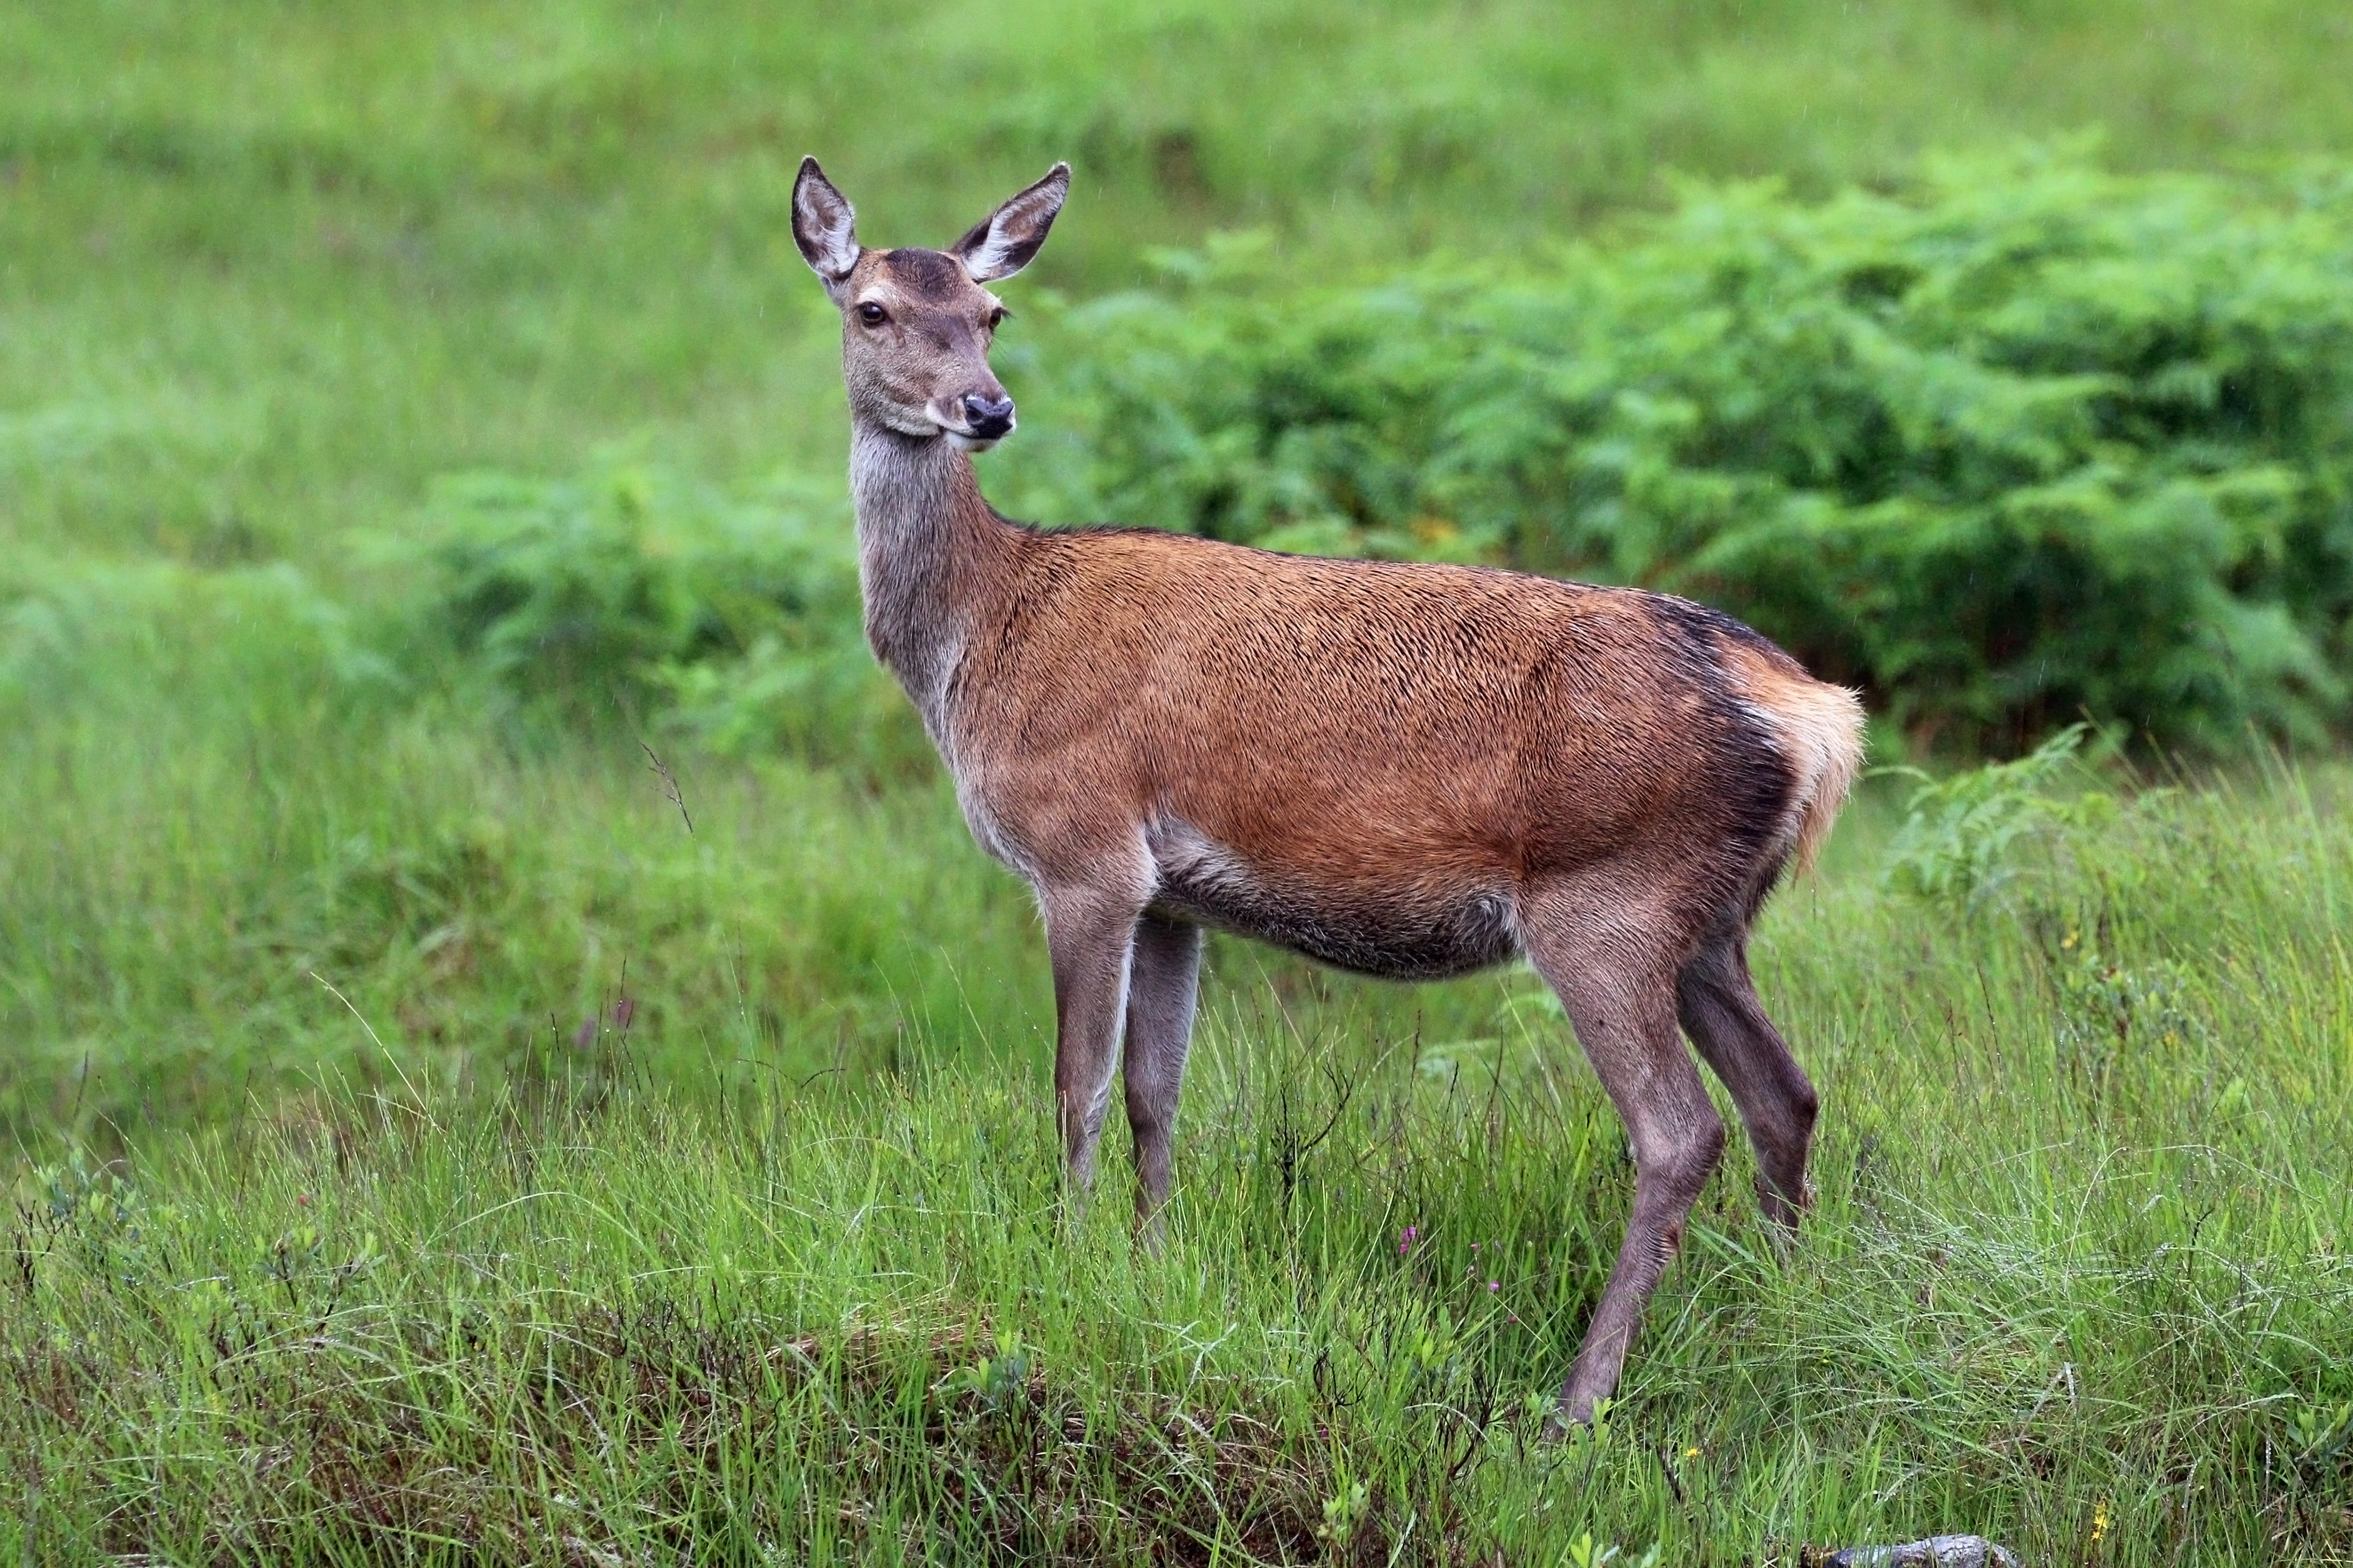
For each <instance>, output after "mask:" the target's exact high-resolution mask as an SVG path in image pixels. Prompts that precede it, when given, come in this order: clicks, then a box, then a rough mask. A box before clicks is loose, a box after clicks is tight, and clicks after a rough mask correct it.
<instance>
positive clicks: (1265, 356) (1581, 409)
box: [1011, 152, 2353, 752]
mask: <svg viewBox="0 0 2353 1568" xmlns="http://www.w3.org/2000/svg"><path fill="white" fill-rule="evenodd" d="M1158 259H1159V263H1160V266H1161V268H1162V272H1163V277H1164V282H1163V284H1162V285H1161V286H1160V287H1158V288H1156V289H1152V290H1149V291H1144V292H1134V293H1128V294H1123V295H1119V296H1116V297H1112V298H1107V299H1103V300H1098V301H1095V302H1092V303H1089V304H1085V305H1082V306H1077V307H1072V308H1069V309H1066V310H1060V311H1059V312H1057V313H1056V314H1055V319H1054V322H1053V330H1052V331H1051V333H1050V338H1049V340H1048V341H1047V342H1044V343H1043V344H1042V345H1040V348H1039V352H1038V353H1037V354H1036V356H1035V363H1037V365H1038V366H1039V370H1040V371H1041V372H1042V373H1043V374H1045V375H1046V376H1047V377H1048V378H1049V379H1050V382H1051V384H1052V393H1053V396H1054V401H1055V402H1056V403H1058V404H1059V405H1060V406H1059V408H1057V409H1056V410H1054V411H1053V412H1052V413H1051V414H1050V415H1049V416H1043V420H1042V422H1043V423H1045V424H1047V425H1048V426H1052V425H1054V424H1055V423H1057V422H1060V423H1061V424H1063V425H1064V426H1066V432H1065V434H1064V435H1063V436H1062V437H1061V438H1060V440H1059V441H1049V442H1045V443H1035V444H1033V445H1032V446H1031V447H1030V448H1029V450H1028V451H1026V452H1024V451H1022V450H1021V447H1020V444H1019V443H1016V444H1015V447H1013V448H1012V449H1011V450H1012V452H1013V454H1014V457H1013V461H1014V463H1015V464H1016V465H1017V475H1018V485H1017V488H1018V489H1019V490H1020V491H1021V492H1022V499H1023V500H1025V501H1026V502H1028V503H1029V505H1030V506H1031V507H1032V508H1033V509H1042V510H1044V511H1046V512H1047V513H1048V514H1049V515H1053V516H1057V517H1061V518H1069V519H1073V520H1075V519H1080V518H1109V519H1112V520H1115V521H1121V522H1127V523H1146V524H1150V525H1153V526H1156V527H1162V528H1172V529H1181V530H1186V531H1195V532H1200V533H1206V534H1210V535H1214V536H1217V537H1219V538H1226V539H1234V540H1243V541H1248V542H1254V543H1260V544H1267V545H1272V546H1275V547H1277V548H1283V549H1293V550H1302V551H1309V552H1318V553H1333V554H1368V555H1388V556H1420V557H1447V558H1459V559H1483V560H1493V561H1499V562H1504V563H1510V564H1514V565H1520V566H1525V567H1529V568H1533V569H1535V570H1540V571H1546V572H1552V573H1559V574H1577V575H1583V576H1588V577H1592V578H1598V579H1601V580H1606V581H1614V582H1633V583H1641V584H1651V585H1654V586H1657V587H1661V588H1665V589H1670V590H1672V591H1674V592H1678V593H1682V594H1686V595H1691V596H1693V597H1694V598H1698V599H1703V600H1705V601H1708V602H1710V603H1712V604H1715V605H1721V606H1723V607H1725V608H1726V609H1729V610H1731V611H1733V612H1734V613H1736V614H1738V615H1740V616H1744V617H1746V618H1747V619H1749V620H1750V621H1752V622H1754V623H1755V624H1756V625H1757V626H1758V627H1759V628H1760V629H1762V630H1763V631H1765V632H1767V634H1768V635H1771V636H1773V637H1777V638H1778V639H1779V640H1781V641H1782V642H1783V643H1785V644H1786V645H1787V646H1788V647H1790V648H1791V649H1792V650H1793V651H1794V652H1796V653H1797V654H1798V655H1799V657H1800V658H1803V659H1805V660H1806V661H1807V662H1808V664H1809V665H1810V666H1811V667H1812V668H1815V669H1816V670H1818V671H1820V673H1821V674H1823V675H1824V676H1826V677H1828V678H1830V679H1837V680H1841V681H1847V682H1851V683H1854V684H1857V685H1860V686H1862V687H1863V688H1865V689H1866V690H1867V692H1868V694H1869V696H1870V699H1871V700H1872V703H1873V708H1874V710H1878V711H1881V712H1883V713H1886V714H1888V715H1890V716H1892V717H1893V718H1894V720H1895V721H1897V722H1898V723H1899V724H1900V725H1901V727H1902V728H1903V729H1904V730H1905V732H1906V733H1907V734H1908V735H1909V736H1910V737H1911V738H1912V739H1913V740H1914V742H1915V743H1919V744H1924V745H1935V746H1941V747H1945V748H1948V749H1957V750H1963V751H1994V752H2011V751H2016V750H2019V749H2021V748H2023V747H2024V746H2025V745H2027V744H2028V743H2030V742H2031V741H2032V739H2033V738H2034V737H2035V736H2036V735H2038V734H2041V733H2044V732H2047V731H2050V730H2052V729H2053V728H2055V727H2056V726H2059V725H2062V724H2064V723H2067V722H2070V721H2073V720H2075V719H2077V718H2078V717H2080V716H2089V717H2092V718H2094V719H2096V720H2098V721H2101V722H2103V723H2111V724H2112V723H2116V722H2123V723H2126V724H2129V725H2131V726H2133V727H2135V728H2136V729H2137V730H2138V731H2140V732H2141V733H2142V734H2143V736H2144V737H2146V738H2147V739H2148V740H2150V741H2152V742H2157V743H2159V744H2163V745H2168V746H2189V747H2193V748H2198V749H2206V750H2227V749H2231V748H2232V747H2235V746H2240V745H2243V744H2244V743H2246V742H2247V740H2248V738H2249V731H2250V729H2251V727H2252V728H2253V729H2254V730H2257V731H2264V732H2268V733H2270V734H2274V735H2279V736H2286V737H2302V738H2315V739H2316V738H2318V737H2320V736H2322V735H2323V734H2324V733H2326V732H2327V731H2329V730H2330V729H2331V728H2332V727H2333V726H2334V725H2335V723H2336V722H2337V721H2338V720H2339V719H2341V717H2342V716H2343V714H2344V711H2345V699H2346V693H2347V679H2348V676H2353V637H2348V612H2353V177H2348V174H2347V173H2346V172H2344V171H2342V170H2333V169H2331V170H2316V171H2313V172H2311V173H2309V174H2306V175H2305V176H2304V177H2302V178H2300V179H2298V180H2295V181H2289V182H2284V183H2277V184H2251V183H2247V182H2230V181H2224V180H2221V179H2214V178H2207V177H2198V176H2180V175H2175V176H2121V175H2116V174H2105V173H2102V172H2100V171H2098V170H2097V169H2095V168H2094V167H2092V166H2090V165H2089V164H2088V163H2084V162H2083V161H2082V160H2080V159H2079V158H2077V157H2075V156H2073V154H2071V153H2064V152H2062V153H2023V154H2019V155H2015V156H2012V157H2010V158H2007V159H2004V160H2001V161H1998V162H1988V161H1984V160H1975V161H1947V162H1939V163H1929V164H1927V165H1926V166H1925V167H1924V169H1923V170H1922V172H1921V173H1920V174H1919V175H1918V176H1917V178H1916V179H1915V180H1914V181H1912V182H1911V183H1909V184H1905V186H1904V187H1902V188H1900V189H1896V190H1892V191H1885V192H1873V191H1862V190H1852V191H1849V192H1847V193H1845V194H1843V195H1839V196H1837V197H1836V198H1834V199H1832V200H1830V201H1828V202H1824V203H1819V204H1806V203H1801V202H1799V201H1795V200H1792V199H1790V198H1789V197H1788V195H1786V194H1784V193H1783V192H1782V191H1781V190H1780V189H1778V187H1777V186H1775V185H1773V184H1746V185H1732V186H1716V187H1694V188H1691V189H1688V190H1687V191H1686V192H1685V194H1684V195H1683V200H1682V202H1681V204H1680V205H1679V207H1678V208H1677V210H1676V211H1674V212H1673V213H1672V215H1671V216H1666V217H1663V218H1662V219H1660V220H1658V221H1657V222H1656V223H1655V224H1653V225H1652V226H1650V227H1649V228H1648V229H1646V230H1644V231H1642V232H1641V233H1639V234H1637V235H1634V236H1632V237H1628V238H1626V239H1624V240H1621V241H1620V243H1617V244H1613V245H1609V246H1603V247H1577V248H1572V249H1567V250H1564V251H1562V252H1560V253H1558V254H1556V255H1554V256H1548V257H1542V258H1537V257H1529V258H1518V259H1516V260H1508V261H1504V262H1495V261H1489V262H1482V263H1479V264H1476V265H1472V264H1452V265H1447V264H1440V265H1437V266H1433V267H1430V268H1425V269H1423V270H1419V271H1417V272H1415V273H1412V274H1411V275H1409V276H1407V277H1403V278H1400V279H1397V280H1395V281H1392V282H1388V283H1384V284H1381V285H1378V286H1375V287H1362V286H1346V287H1319V286H1318V285H1317V283H1316V282H1315V281H1314V279H1299V278H1296V277H1293V276H1292V275H1290V274H1288V273H1287V272H1285V271H1284V270H1283V269H1282V267H1281V265H1280V264H1279V262H1278V261H1277V259H1276V258H1275V257H1274V256H1273V255H1272V254H1271V249H1270V247H1267V246H1265V245H1264V244H1263V243H1259V242H1254V241H1252V240H1251V239H1250V238H1249V237H1240V238H1229V239H1227V240H1224V241H1221V242H1219V243H1217V244H1213V245H1212V246H1210V247H1208V248H1207V249H1205V250H1203V251H1201V252H1198V253H1188V254H1184V255H1173V256H1162V257H1160V258H1158ZM1033 401H1035V400H1033ZM1037 423H1039V421H1036V420H1033V426H1034V425H1035V424H1037Z"/></svg>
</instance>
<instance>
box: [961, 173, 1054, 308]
mask: <svg viewBox="0 0 2353 1568" xmlns="http://www.w3.org/2000/svg"><path fill="white" fill-rule="evenodd" d="M1070 194H1071V166H1070V165H1069V164H1068V163H1057V164H1055V165H1054V166H1053V167H1052V168H1051V169H1050V170H1048V171H1047V173H1046V177H1045V178H1044V179H1042V180H1040V181H1039V182H1038V183H1037V184H1034V185H1032V186H1030V187H1029V189H1028V190H1026V191H1024V192H1022V193H1021V194H1020V195H1018V196H1016V197H1014V198H1013V199H1012V200H1011V201H1009V202H1007V203H1006V204H1005V205H1003V206H1001V207H999V208H997V210H996V211H995V212H993V213H991V214H989V215H988V216H987V217H986V218H984V219H982V220H981V221H980V222H978V223H976V224H975V225H973V226H972V232H971V233H969V234H967V235H965V237H963V238H962V239H959V240H957V241H956V242H955V244H954V245H952V246H950V247H948V253H949V254H950V255H951V256H954V257H955V258H956V259H957V260H959V261H961V262H963V263H964V269H965V271H966V272H968V273H970V274H971V275H972V280H973V281H974V282H976V283H994V282H996V281H997V279H1000V278H1010V277H1012V276H1013V275H1014V274H1015V273H1017V272H1018V271H1020V270H1021V269H1022V268H1025V267H1027V266H1029V258H1031V257H1033V256H1036V255H1037V254H1038V247H1039V246H1041V245H1043V244H1045V243H1046V231H1047V230H1049V229H1050V228H1052V227H1053V226H1054V215H1055V214H1056V213H1058V212H1060V211H1061V210H1062V198H1063V197H1065V196H1067V195H1070Z"/></svg>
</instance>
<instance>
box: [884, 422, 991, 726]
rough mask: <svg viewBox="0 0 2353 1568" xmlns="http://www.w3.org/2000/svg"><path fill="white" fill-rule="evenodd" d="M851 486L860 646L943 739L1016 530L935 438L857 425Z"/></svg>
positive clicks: (967, 466)
mask: <svg viewBox="0 0 2353 1568" xmlns="http://www.w3.org/2000/svg"><path fill="white" fill-rule="evenodd" d="M849 490H850V495H851V497H852V499H853V500H855V502H856V504H857V508H858V580H859V585H860V589H861V590H862V591H863V593H864V596H865V601H866V640H867V642H868V643H869V644H871V646H872V647H873V649H874V654H875V657H876V658H880V659H881V661H882V663H883V664H884V666H885V667H887V668H889V669H890V671H891V673H892V675H894V676H896V677H897V678H898V680H899V684H900V685H901V686H902V687H903V688H905V689H906V692H907V695H908V696H909V697H910V698H912V699H913V700H914V703H915V707H916V708H917V710H919V711H921V712H922V714H923V722H924V724H925V726H926V727H928V728H929V729H930V730H931V731H932V735H933V738H934V740H935V741H940V740H943V738H944V735H945V733H946V731H945V728H944V724H943V722H942V721H943V717H944V715H943V711H942V710H943V708H944V704H945V702H946V700H947V691H948V684H949V681H950V679H952V678H953V677H954V675H955V668H956V665H957V664H958V662H959V661H960V660H961V659H962V658H963V657H964V651H965V647H966V646H967V645H968V644H969V643H970V641H971V639H972V637H973V635H974V632H975V629H976V625H977V624H978V622H979V621H980V619H981V617H983V616H985V615H987V611H988V606H989V605H990V604H991V602H992V601H993V600H994V599H995V598H996V597H997V594H996V592H995V590H996V588H997V584H999V583H1001V582H1002V580H1003V577H1004V574H1005V573H1006V572H1007V571H1008V569H1009V567H1010V557H1011V555H1012V552H1013V548H1014V546H1015V544H1016V542H1017V540H1018V536H1019V533H1020V530H1019V529H1018V528H1017V527H1016V526H1015V525H1014V524H1012V523H1008V522H1007V521H1005V520H1004V519H1003V518H1000V517H998V516H997V513H996V512H995V511H994V510H991V508H990V507H989V504H988V503H987V501H986V500H982V499H981V494H980V483H979V480H978V479H976V478H975V477H974V475H973V471H972V458H970V456H968V455H967V454H965V452H963V451H961V450H959V449H957V448H956V447H955V446H953V445H951V444H950V443H949V442H948V441H947V440H946V439H944V437H936V436H934V437H913V436H906V435H902V434H901V433H900V432H898V431H896V430H892V429H890V428H888V427H887V426H880V425H874V424H870V423H867V422H866V421H863V420H860V421H858V422H856V423H855V424H854V425H853V426H852V428H851V431H850V438H849Z"/></svg>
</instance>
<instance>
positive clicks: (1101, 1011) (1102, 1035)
mask: <svg viewBox="0 0 2353 1568" xmlns="http://www.w3.org/2000/svg"><path fill="white" fill-rule="evenodd" d="M1039 903H1040V904H1041V905H1043V907H1044V910H1045V915H1046V952H1047V955H1048V957H1049V958H1050V960H1051V962H1052V964H1053V969H1054V1119H1055V1122H1056V1124H1057V1126H1058V1127H1059V1128H1060V1131H1061V1134H1062V1159H1063V1177H1064V1180H1065V1182H1066V1184H1067V1186H1068V1189H1069V1192H1070V1194H1071V1200H1072V1203H1073V1206H1074V1207H1083V1206H1084V1204H1085V1199H1086V1194H1088V1192H1089V1191H1090V1190H1092V1187H1093V1185H1094V1178H1095V1144H1096V1142H1097V1141H1098V1140H1099V1139H1100V1138H1101V1137H1102V1135H1103V1111H1104V1110H1105V1108H1106V1107H1107V1106H1108V1105H1109V1103H1110V1100H1111V1079H1112V1072H1113V1068H1116V1067H1117V1066H1118V1063H1119V1034H1120V1021H1121V1018H1122V1016H1124V1014H1125V1012H1126V1010H1127V979H1128V970H1129V966H1130V964H1131V962H1132V960H1133V955H1134V949H1135V922H1136V917H1137V916H1139V915H1140V914H1142V913H1143V910H1142V908H1141V906H1140V903H1139V901H1138V900H1135V899H1134V898H1132V897H1126V896H1123V895H1119V894H1113V893H1107V892H1104V891H1103V890H1102V889H1089V888H1059V889H1049V890H1047V891H1045V892H1044V893H1042V894H1041V895H1040V897H1039Z"/></svg>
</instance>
